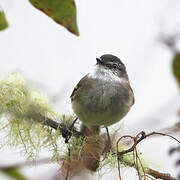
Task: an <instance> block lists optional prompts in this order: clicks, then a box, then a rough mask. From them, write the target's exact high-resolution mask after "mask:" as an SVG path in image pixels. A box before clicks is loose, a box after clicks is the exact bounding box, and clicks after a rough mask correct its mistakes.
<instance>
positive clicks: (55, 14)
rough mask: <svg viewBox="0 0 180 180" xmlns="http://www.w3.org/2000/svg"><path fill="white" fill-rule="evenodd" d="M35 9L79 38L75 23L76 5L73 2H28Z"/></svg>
mask: <svg viewBox="0 0 180 180" xmlns="http://www.w3.org/2000/svg"><path fill="white" fill-rule="evenodd" d="M29 1H30V3H31V4H32V5H33V6H34V7H36V8H37V9H39V10H41V11H42V12H44V13H45V14H46V15H48V16H49V17H51V18H52V19H53V20H54V21H55V22H57V23H58V24H61V25H62V26H64V27H65V28H66V29H67V30H68V31H70V32H71V33H73V34H75V35H77V36H79V31H78V27H77V21H76V5H75V2H74V0H29Z"/></svg>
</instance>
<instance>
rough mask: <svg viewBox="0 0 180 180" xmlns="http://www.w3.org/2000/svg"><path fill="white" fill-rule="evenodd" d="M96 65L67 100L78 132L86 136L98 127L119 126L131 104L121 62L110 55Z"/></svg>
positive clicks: (93, 132)
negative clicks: (77, 123)
mask: <svg viewBox="0 0 180 180" xmlns="http://www.w3.org/2000/svg"><path fill="white" fill-rule="evenodd" d="M96 61H97V63H96V65H95V66H94V67H93V69H92V70H91V71H90V72H89V73H88V74H87V75H85V76H84V77H83V78H82V79H81V80H80V81H79V83H78V84H77V85H76V87H75V88H74V90H73V92H72V94H71V96H70V97H71V104H72V109H73V111H74V113H75V114H76V115H77V117H78V118H79V120H80V121H81V122H82V125H81V131H82V132H84V133H85V132H87V133H86V134H90V135H92V134H98V133H99V132H100V127H101V126H104V127H108V126H110V125H113V124H115V123H117V122H119V121H120V120H121V119H122V118H123V117H124V116H126V114H127V113H128V112H129V110H130V109H131V107H132V105H133V104H134V102H135V100H134V93H133V90H132V88H131V86H130V82H129V78H128V74H127V71H126V66H125V65H124V64H123V62H122V61H121V60H120V59H119V58H118V57H116V56H114V55H111V54H105V55H102V56H101V57H100V58H96Z"/></svg>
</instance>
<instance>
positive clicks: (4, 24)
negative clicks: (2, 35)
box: [0, 11, 8, 31]
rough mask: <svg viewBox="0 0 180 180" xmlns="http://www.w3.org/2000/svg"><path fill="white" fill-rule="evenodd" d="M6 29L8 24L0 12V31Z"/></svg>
mask: <svg viewBox="0 0 180 180" xmlns="http://www.w3.org/2000/svg"><path fill="white" fill-rule="evenodd" d="M7 27H8V23H7V21H6V17H5V14H4V12H3V11H0V31H2V30H4V29H6V28H7Z"/></svg>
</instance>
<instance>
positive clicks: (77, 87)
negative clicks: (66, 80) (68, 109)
mask: <svg viewBox="0 0 180 180" xmlns="http://www.w3.org/2000/svg"><path fill="white" fill-rule="evenodd" d="M87 76H88V74H87V75H86V76H84V77H83V78H82V79H81V80H80V81H79V83H78V84H77V85H76V86H75V88H74V90H73V92H72V94H71V96H70V97H71V100H73V99H74V97H75V95H76V93H77V91H79V90H80V89H81V88H82V84H84V83H86V80H85V79H86V78H87Z"/></svg>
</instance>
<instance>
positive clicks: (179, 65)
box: [172, 53, 180, 87]
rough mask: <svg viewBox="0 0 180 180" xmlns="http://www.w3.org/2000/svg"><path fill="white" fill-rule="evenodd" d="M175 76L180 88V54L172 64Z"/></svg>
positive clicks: (176, 55) (175, 56) (177, 54)
mask: <svg viewBox="0 0 180 180" xmlns="http://www.w3.org/2000/svg"><path fill="white" fill-rule="evenodd" d="M172 68H173V74H174V76H175V78H176V81H177V83H178V85H179V87H180V53H176V54H175V55H174V58H173V62H172Z"/></svg>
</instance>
